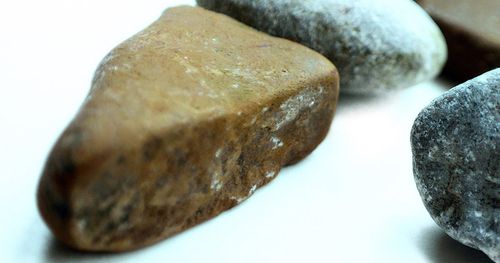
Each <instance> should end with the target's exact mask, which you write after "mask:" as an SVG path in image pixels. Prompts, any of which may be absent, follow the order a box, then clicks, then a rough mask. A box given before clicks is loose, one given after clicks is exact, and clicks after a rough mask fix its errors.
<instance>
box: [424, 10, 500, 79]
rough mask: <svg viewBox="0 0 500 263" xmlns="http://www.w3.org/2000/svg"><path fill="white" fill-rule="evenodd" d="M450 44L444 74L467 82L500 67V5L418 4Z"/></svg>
mask: <svg viewBox="0 0 500 263" xmlns="http://www.w3.org/2000/svg"><path fill="white" fill-rule="evenodd" d="M417 2H419V3H420V5H421V6H422V7H424V8H425V9H426V10H427V11H428V12H429V13H430V14H431V16H432V17H433V18H434V20H435V21H436V23H437V24H438V25H439V27H440V28H441V30H442V31H443V33H444V36H445V38H446V41H447V42H448V49H449V56H448V57H449V59H448V61H447V63H446V66H445V68H444V71H443V73H444V74H445V76H447V77H450V78H452V79H454V80H458V81H465V80H468V79H470V78H473V77H475V76H478V75H481V74H482V73H484V72H486V71H489V70H492V69H494V68H497V67H500V15H499V14H500V1H498V0H475V1H470V0H419V1H417Z"/></svg>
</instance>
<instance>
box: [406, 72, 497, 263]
mask: <svg viewBox="0 0 500 263" xmlns="http://www.w3.org/2000/svg"><path fill="white" fill-rule="evenodd" d="M411 142H412V150H413V171H414V175H415V181H416V184H417V188H418V190H419V192H420V195H421V196H422V200H423V202H424V204H425V207H426V208H427V210H428V211H429V213H430V215H431V216H432V218H433V219H434V221H436V223H437V224H438V225H439V226H440V227H441V228H443V229H444V231H445V232H446V233H447V234H448V235H449V236H451V237H452V238H454V239H456V240H458V241H460V242H461V243H463V244H465V245H468V246H471V247H473V248H477V249H480V250H482V251H483V252H484V253H486V254H487V255H488V256H489V257H490V258H491V259H493V260H494V261H495V262H500V170H499V169H500V68H499V69H496V70H494V71H490V72H488V73H486V74H484V75H481V76H479V77H477V78H475V79H473V80H470V81H468V82H465V83H464V84H461V85H459V86H457V87H455V88H453V89H451V90H450V91H448V92H446V93H445V94H444V95H442V96H441V97H439V98H437V99H436V100H434V101H433V102H432V103H431V104H430V105H429V106H428V107H426V108H425V109H424V110H423V111H422V112H421V113H420V114H419V115H418V117H417V119H416V120H415V124H414V126H413V130H412V134H411Z"/></svg>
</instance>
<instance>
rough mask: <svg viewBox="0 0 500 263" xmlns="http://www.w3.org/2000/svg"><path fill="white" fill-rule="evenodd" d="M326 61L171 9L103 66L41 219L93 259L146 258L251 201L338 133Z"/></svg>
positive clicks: (57, 155) (59, 157) (48, 182)
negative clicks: (143, 251)
mask: <svg viewBox="0 0 500 263" xmlns="http://www.w3.org/2000/svg"><path fill="white" fill-rule="evenodd" d="M337 96H338V74H337V71H336V69H335V67H334V66H333V65H332V64H331V63H330V62H329V61H328V60H327V59H325V58H324V57H322V56H321V55H319V54H317V53H316V52H314V51H311V50H310V49H308V48H305V47H303V46H301V45H298V44H295V43H292V42H290V41H287V40H283V39H278V38H273V37H270V36H267V35H265V34H263V33H260V32H257V31H255V30H253V29H250V28H248V27H246V26H244V25H242V24H240V23H238V22H236V21H234V20H232V19H230V18H228V17H226V16H223V15H219V14H216V13H213V12H209V11H206V10H203V9H201V8H193V7H178V8H173V9H168V10H167V11H165V13H164V14H163V15H162V17H161V18H160V19H159V20H158V21H156V22H155V23H153V24H152V25H151V26H149V27H148V28H146V29H145V30H144V31H142V32H140V33H138V34H137V35H135V36H133V37H132V38H131V39H129V40H127V41H125V42H124V43H122V44H121V45H119V46H118V47H116V48H115V49H114V50H113V51H111V52H110V54H109V55H108V56H106V58H105V59H104V60H103V61H102V63H101V65H100V66H99V68H98V69H97V72H96V74H95V78H94V81H93V84H92V88H91V91H90V93H89V96H88V98H87V100H86V101H85V103H84V105H83V106H82V108H81V109H80V111H79V113H78V115H77V116H76V117H75V119H74V120H73V121H72V122H71V124H70V125H69V126H68V128H67V129H66V130H65V131H64V133H63V134H62V135H61V137H60V139H59V140H58V142H57V144H56V146H55V147H54V149H53V150H52V152H51V154H50V156H49V159H48V161H47V164H46V167H45V170H44V174H43V176H42V179H41V181H40V185H39V190H38V203H39V208H40V211H41V213H42V216H43V217H44V219H45V221H46V222H47V224H48V225H49V227H50V228H51V230H52V231H53V232H54V234H55V235H56V236H57V237H58V238H59V239H60V240H62V241H63V242H64V243H66V244H68V245H70V246H72V247H74V248H77V249H82V250H91V251H123V250H130V249H135V248H138V247H142V246H145V245H148V244H151V243H154V242H156V241H158V240H161V239H164V238H166V237H169V236H171V235H173V234H175V233H178V232H180V231H182V230H184V229H186V228H189V227H191V226H193V225H196V224H199V223H201V222H203V221H205V220H207V219H210V218H211V217H214V216H216V215H218V214H219V213H221V212H223V211H225V210H227V209H229V208H230V207H232V206H234V205H236V204H238V203H240V202H242V201H243V200H245V199H246V198H248V197H249V196H250V195H251V194H252V193H253V192H254V191H255V190H256V189H257V188H258V187H260V186H262V185H264V184H266V183H267V182H269V181H270V180H271V179H272V178H274V177H275V176H276V175H277V174H278V172H279V170H280V168H281V167H282V166H283V165H286V164H291V163H294V162H297V161H299V160H300V159H302V158H303V157H305V156H306V155H307V154H308V153H310V152H311V151H312V150H313V149H314V148H315V147H316V146H317V145H318V144H319V143H320V142H321V141H322V139H323V138H324V136H325V135H326V133H327V131H328V129H329V126H330V123H331V120H332V117H333V113H334V110H335V105H336V101H337Z"/></svg>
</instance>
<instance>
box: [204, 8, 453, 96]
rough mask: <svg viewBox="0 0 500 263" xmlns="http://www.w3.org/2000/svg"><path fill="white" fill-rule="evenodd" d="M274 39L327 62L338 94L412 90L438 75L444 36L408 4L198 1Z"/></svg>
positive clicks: (434, 25)
mask: <svg viewBox="0 0 500 263" xmlns="http://www.w3.org/2000/svg"><path fill="white" fill-rule="evenodd" d="M197 3H198V4H199V5H201V6H203V7H206V8H208V9H211V10H214V11H217V12H222V13H224V14H227V15H230V16H232V17H234V18H236V19H238V20H240V21H242V22H244V23H246V24H248V25H251V26H252V27H255V28H257V29H259V30H261V31H264V32H267V33H269V34H271V35H274V36H279V37H284V38H288V39H290V40H293V41H296V42H299V43H302V44H304V45H306V46H308V47H310V48H312V49H314V50H316V51H318V52H320V53H321V54H323V55H325V56H326V57H327V58H329V59H330V60H331V61H333V63H334V64H335V65H336V66H337V68H338V70H339V72H340V87H341V92H355V93H360V92H374V91H384V90H390V89H397V88H404V87H408V86H412V85H413V84H416V83H418V82H421V81H424V80H427V79H431V78H433V77H434V76H435V75H437V74H438V73H439V72H440V70H441V68H442V66H443V65H444V62H445V60H446V53H447V51H446V43H445V41H444V38H443V35H442V33H441V32H440V30H439V29H438V27H437V26H436V24H435V23H434V22H433V21H432V20H431V18H430V17H429V16H428V15H427V14H426V13H425V11H424V10H422V8H420V7H419V6H418V5H417V4H415V3H414V2H413V1H409V0H356V1H352V0H317V1H298V0H197Z"/></svg>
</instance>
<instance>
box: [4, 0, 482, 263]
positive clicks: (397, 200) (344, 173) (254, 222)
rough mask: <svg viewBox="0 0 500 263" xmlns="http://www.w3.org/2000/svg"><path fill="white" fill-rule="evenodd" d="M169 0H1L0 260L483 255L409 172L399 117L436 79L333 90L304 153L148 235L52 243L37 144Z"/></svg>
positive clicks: (45, 145)
mask: <svg viewBox="0 0 500 263" xmlns="http://www.w3.org/2000/svg"><path fill="white" fill-rule="evenodd" d="M180 3H192V2H191V1H118V0H116V1H63V0H60V1H55V0H51V1H34V0H33V1H9V2H7V1H3V2H0V33H1V34H0V94H1V95H0V173H1V175H0V186H1V189H0V262H5V263H8V262H72V261H76V262H221V263H222V262H436V263H441V262H458V263H460V262H488V260H487V258H486V257H485V256H484V255H482V254H481V253H480V252H476V251H475V250H472V249H469V248H466V247H464V246H462V245H460V244H458V243H456V242H454V241H453V240H450V239H449V238H447V237H446V236H445V235H444V234H443V233H442V232H441V231H440V230H439V229H438V228H437V227H436V226H435V224H434V223H433V221H432V220H431V219H430V217H429V216H428V214H427V212H426V211H425V209H424V207H423V205H422V203H421V201H420V197H419V195H418V193H417V191H416V188H415V185H414V182H413V175H412V168H411V151H410V143H409V134H410V128H411V125H412V123H413V120H414V118H415V117H416V114H417V113H418V112H419V111H420V109H421V108H422V107H424V106H425V105H426V104H427V103H428V102H430V100H431V99H432V98H434V97H436V96H437V95H439V94H440V93H442V92H443V91H444V90H445V88H444V87H445V86H447V84H444V83H442V82H432V83H424V84H421V85H419V86H415V87H413V88H410V89H407V90H405V91H401V92H397V93H394V94H391V95H386V96H379V97H376V98H359V97H342V98H341V102H340V104H339V106H338V112H337V114H336V117H335V120H334V123H333V126H332V129H331V131H330V134H329V135H328V137H327V139H326V140H325V141H324V143H323V144H321V146H320V147H318V149H317V150H316V151H315V152H314V153H313V154H312V155H311V156H310V157H309V158H307V159H306V160H304V161H302V162H301V163H299V164H298V165H295V166H292V167H288V168H285V169H284V170H283V171H282V172H281V173H280V175H279V176H278V177H277V178H276V179H275V180H274V181H273V182H271V183H270V184H269V185H267V186H265V187H263V188H261V189H260V190H258V191H257V192H256V193H255V194H254V195H253V196H252V197H251V198H250V199H248V200H247V201H245V202H243V203H242V204H241V205H239V206H237V207H236V208H234V209H232V210H230V211H228V212H225V213H223V214H222V215H220V216H218V217H216V218H215V219H213V220H210V221H209V222H207V223H205V224H202V225H199V226H197V227H195V228H193V229H191V230H188V231H186V232H184V233H181V234H179V235H177V236H175V237H173V238H170V239H168V240H165V241H163V242H160V243H158V244H156V245H154V246H151V247H148V248H145V249H141V250H138V251H135V252H130V253H124V254H116V255H105V254H83V253H78V252H75V251H72V250H68V249H66V248H65V247H63V246H61V245H60V244H58V243H57V242H55V241H54V238H53V237H52V235H51V234H50V232H49V231H48V229H47V227H46V226H45V225H44V224H43V222H42V220H41V218H40V216H39V215H38V212H37V209H36V206H35V189H36V184H37V181H38V178H39V176H40V172H41V169H42V167H43V164H44V161H45V158H46V156H47V153H48V151H49V150H50V147H51V146H52V144H53V143H54V142H55V140H56V138H57V136H58V135H59V134H60V132H61V131H62V130H63V129H64V127H65V126H66V124H67V123H68V122H69V120H70V119H71V118H72V117H73V115H74V114H75V113H76V111H77V109H78V107H79V105H80V103H81V102H82V100H83V99H84V97H85V95H86V93H87V91H88V88H89V86H90V80H91V78H92V75H93V72H94V70H95V68H96V66H97V64H98V62H99V61H100V60H101V58H102V57H104V55H106V53H107V52H108V51H109V50H111V49H112V48H113V47H114V46H116V45H117V44H118V43H120V42H121V41H122V40H124V39H126V38H128V37H130V36H131V35H132V34H134V33H135V32H137V31H139V30H141V29H142V28H144V27H145V26H147V25H148V24H149V23H150V22H152V21H153V20H155V19H156V18H157V17H158V16H159V15H160V14H161V12H162V11H163V9H164V8H165V7H166V6H169V5H176V4H180Z"/></svg>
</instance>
